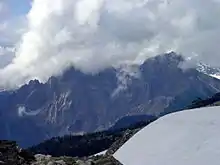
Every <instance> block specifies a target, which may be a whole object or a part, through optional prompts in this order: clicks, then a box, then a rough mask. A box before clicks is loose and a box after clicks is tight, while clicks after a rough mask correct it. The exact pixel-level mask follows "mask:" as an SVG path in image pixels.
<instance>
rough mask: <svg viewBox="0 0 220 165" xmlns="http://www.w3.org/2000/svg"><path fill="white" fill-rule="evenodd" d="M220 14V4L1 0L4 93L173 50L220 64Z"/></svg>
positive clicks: (199, 0)
mask: <svg viewBox="0 0 220 165" xmlns="http://www.w3.org/2000/svg"><path fill="white" fill-rule="evenodd" d="M219 15H220V0H193V1H192V0H33V1H32V0H0V80H1V81H0V89H1V88H11V89H13V88H16V87H18V86H20V85H22V84H25V83H27V82H28V81H29V80H31V79H39V80H40V81H42V82H45V81H47V79H48V78H49V77H51V76H52V75H55V76H56V75H59V74H61V73H62V72H63V71H64V70H65V69H67V68H68V67H70V66H74V67H75V68H77V69H80V70H81V71H83V72H85V73H97V72H99V71H101V70H103V69H105V68H107V67H119V66H120V65H122V64H141V63H143V61H144V60H146V59H148V58H150V57H153V56H156V55H158V54H163V53H166V52H170V51H175V52H177V53H180V54H182V55H183V56H185V57H186V59H188V60H187V62H186V66H188V67H192V66H195V65H196V63H198V62H205V63H207V64H209V65H211V66H219V65H220V64H219V60H220V56H219V48H218V47H219V43H220V21H219ZM94 59H95V60H94Z"/></svg>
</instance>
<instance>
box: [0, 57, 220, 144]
mask: <svg viewBox="0 0 220 165" xmlns="http://www.w3.org/2000/svg"><path fill="white" fill-rule="evenodd" d="M183 61H184V60H183V58H182V57H181V56H178V55H176V54H175V53H169V54H165V55H161V56H157V57H155V58H151V59H149V60H147V61H146V62H145V63H143V64H142V65H141V66H133V67H132V68H126V67H125V68H123V69H114V68H109V69H106V70H104V71H102V72H100V73H97V74H94V75H88V74H85V73H82V72H80V71H78V70H76V69H74V68H70V69H68V70H66V72H65V73H64V74H63V75H60V76H57V77H51V78H50V79H49V80H48V81H47V82H46V83H44V84H42V83H40V82H39V81H37V80H33V81H30V82H29V83H28V84H27V85H24V86H22V87H20V88H19V89H17V90H15V91H3V92H0V130H1V133H0V139H9V140H16V141H17V142H18V144H19V145H21V146H22V147H29V146H32V145H35V144H38V143H40V142H42V141H44V140H46V139H50V138H52V137H57V136H63V135H66V134H82V133H88V132H94V131H100V130H106V129H108V128H110V127H112V125H114V124H115V123H116V122H117V121H118V119H120V118H122V117H124V116H127V115H153V116H160V115H163V114H167V113H170V112H174V111H177V110H179V109H180V108H183V107H185V106H187V105H189V103H191V102H192V100H194V99H195V98H197V97H201V98H206V97H208V96H211V95H213V94H215V93H217V92H219V91H220V81H219V80H217V79H215V78H212V77H210V76H208V75H207V74H204V73H201V72H199V71H197V70H196V69H189V70H182V69H180V68H179V65H180V64H181V63H182V62H183ZM128 70H129V72H128Z"/></svg>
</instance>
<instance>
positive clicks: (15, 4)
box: [7, 0, 31, 15]
mask: <svg viewBox="0 0 220 165" xmlns="http://www.w3.org/2000/svg"><path fill="white" fill-rule="evenodd" d="M7 3H8V6H9V8H10V11H11V12H12V13H13V15H20V14H25V13H27V12H28V11H29V10H30V5H31V0H7Z"/></svg>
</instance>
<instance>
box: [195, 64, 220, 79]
mask: <svg viewBox="0 0 220 165" xmlns="http://www.w3.org/2000/svg"><path fill="white" fill-rule="evenodd" d="M197 70H198V71H199V72H202V73H204V74H207V75H210V76H212V77H214V78H217V79H220V68H218V67H211V66H209V65H207V64H204V63H199V64H198V65H197Z"/></svg>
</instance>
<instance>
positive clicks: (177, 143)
mask: <svg viewBox="0 0 220 165" xmlns="http://www.w3.org/2000/svg"><path fill="white" fill-rule="evenodd" d="M219 116H220V107H206V108H201V109H194V110H186V111H182V112H177V113H174V114H169V115H167V116H164V117H162V118H160V119H158V120H157V121H155V122H153V123H151V124H150V125H148V126H146V127H145V128H144V129H142V130H141V131H140V132H138V133H137V134H136V135H135V136H133V137H132V138H131V139H130V140H129V141H128V142H127V143H125V144H124V145H123V146H122V147H121V148H120V149H119V150H118V151H117V152H116V153H115V154H114V157H115V158H116V159H117V160H119V161H120V162H121V163H122V164H124V165H135V164H138V165H146V164H147V165H161V164H164V165H177V164H178V165H207V164H210V163H211V164H212V165H219V163H220V141H219V139H220V129H219V128H220V119H219Z"/></svg>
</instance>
